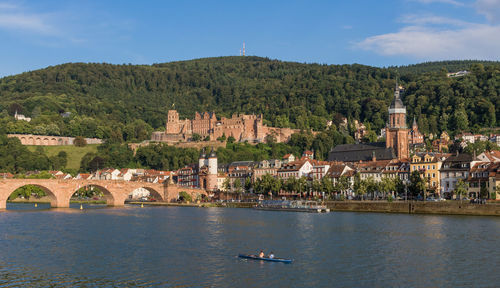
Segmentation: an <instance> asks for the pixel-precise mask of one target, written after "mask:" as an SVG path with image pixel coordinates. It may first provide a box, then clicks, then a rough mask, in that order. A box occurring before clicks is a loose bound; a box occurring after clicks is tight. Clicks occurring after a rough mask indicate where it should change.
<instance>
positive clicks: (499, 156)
mask: <svg viewBox="0 0 500 288" xmlns="http://www.w3.org/2000/svg"><path fill="white" fill-rule="evenodd" d="M477 160H478V161H481V162H491V163H496V162H500V151H485V152H483V153H481V154H479V155H477Z"/></svg>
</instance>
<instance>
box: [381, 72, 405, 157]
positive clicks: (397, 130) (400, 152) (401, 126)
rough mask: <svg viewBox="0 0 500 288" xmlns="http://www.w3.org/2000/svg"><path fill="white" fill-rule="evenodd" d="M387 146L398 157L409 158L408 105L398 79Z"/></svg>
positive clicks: (391, 107)
mask: <svg viewBox="0 0 500 288" xmlns="http://www.w3.org/2000/svg"><path fill="white" fill-rule="evenodd" d="M385 146H386V147H387V148H389V147H392V148H393V149H394V152H395V153H396V156H397V157H398V159H403V158H409V156H410V153H409V146H408V128H407V126H406V107H405V106H404V104H403V101H401V97H400V88H399V86H398V83H397V81H396V88H395V90H394V100H393V101H392V103H391V106H390V107H389V122H388V123H387V127H386V128H385Z"/></svg>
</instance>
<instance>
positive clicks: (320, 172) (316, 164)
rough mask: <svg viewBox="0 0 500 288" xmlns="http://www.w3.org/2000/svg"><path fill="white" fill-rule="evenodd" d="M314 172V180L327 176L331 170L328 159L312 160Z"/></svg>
mask: <svg viewBox="0 0 500 288" xmlns="http://www.w3.org/2000/svg"><path fill="white" fill-rule="evenodd" d="M311 162H312V165H313V166H312V172H311V175H310V176H311V177H312V179H313V180H321V179H322V178H323V177H325V176H326V174H327V173H328V170H330V162H328V161H316V160H312V161H311Z"/></svg>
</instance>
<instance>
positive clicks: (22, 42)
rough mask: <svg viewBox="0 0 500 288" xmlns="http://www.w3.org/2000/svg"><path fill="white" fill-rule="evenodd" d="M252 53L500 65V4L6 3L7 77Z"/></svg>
mask: <svg viewBox="0 0 500 288" xmlns="http://www.w3.org/2000/svg"><path fill="white" fill-rule="evenodd" d="M243 42H245V43H246V54H247V55H257V56H263V57H270V58H273V59H280V60H284V61H298V62H307V63H313V62H314V63H326V64H352V63H361V64H366V65H373V66H380V67H382V66H392V65H406V64H413V63H419V62H424V61H434V60H452V59H481V60H500V0H400V1H391V0H379V1H360V0H350V1H344V0H331V1H314V0H309V1H294V0H288V1H272V0H268V1H260V0H254V1H239V0H233V1H215V0H213V1H211V0H205V1H194V0H193V1H190V0H186V1H181V0H177V1H169V0H165V1H146V0H144V1H125V0H122V1H111V0H109V1H106V0H101V1H97V0H87V1H84V0H82V1H71V0H65V1H56V0H47V1H42V0H39V1H9V0H0V77H1V76H6V75H13V74H17V73H21V72H24V71H29V70H35V69H40V68H44V67H47V66H51V65H57V64H61V63H67V62H107V63H115V64H122V63H132V64H151V63H161V62H169V61H177V60H187V59H195V58H202V57H215V56H228V55H238V54H239V51H240V48H241V46H242V43H243Z"/></svg>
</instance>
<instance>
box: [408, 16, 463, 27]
mask: <svg viewBox="0 0 500 288" xmlns="http://www.w3.org/2000/svg"><path fill="white" fill-rule="evenodd" d="M399 22H402V23H406V24H413V25H419V26H423V25H451V26H469V25H472V23H470V22H466V21H462V20H458V19H453V18H447V17H440V16H435V15H423V16H422V15H404V16H402V17H401V18H400V19H399Z"/></svg>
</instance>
